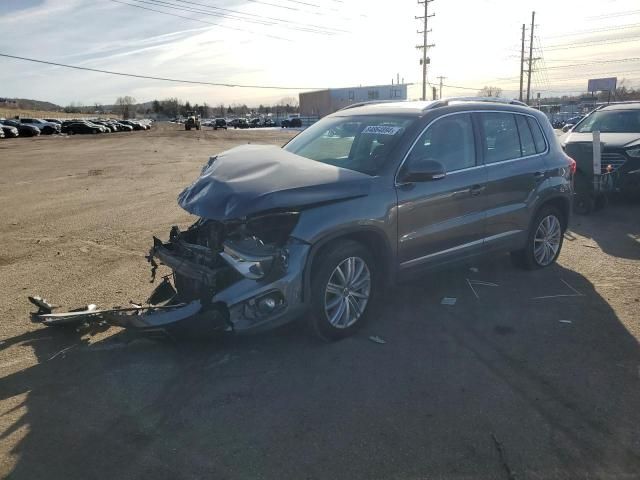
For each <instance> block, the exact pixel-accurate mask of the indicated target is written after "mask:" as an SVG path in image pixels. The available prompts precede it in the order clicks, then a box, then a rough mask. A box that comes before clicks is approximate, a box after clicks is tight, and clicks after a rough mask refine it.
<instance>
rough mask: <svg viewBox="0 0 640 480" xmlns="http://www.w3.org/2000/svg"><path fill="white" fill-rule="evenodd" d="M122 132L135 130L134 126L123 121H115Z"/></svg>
mask: <svg viewBox="0 0 640 480" xmlns="http://www.w3.org/2000/svg"><path fill="white" fill-rule="evenodd" d="M114 123H115V124H116V126H117V127H118V131H120V132H133V126H131V125H128V124H126V123H122V122H114Z"/></svg>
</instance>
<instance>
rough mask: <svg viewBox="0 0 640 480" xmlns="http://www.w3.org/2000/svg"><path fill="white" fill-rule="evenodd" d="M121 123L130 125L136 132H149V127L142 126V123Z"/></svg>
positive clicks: (124, 121) (130, 121)
mask: <svg viewBox="0 0 640 480" xmlns="http://www.w3.org/2000/svg"><path fill="white" fill-rule="evenodd" d="M120 123H123V124H125V125H129V126H131V127H133V129H134V130H147V127H146V126H145V125H142V124H141V123H140V122H136V121H133V120H120Z"/></svg>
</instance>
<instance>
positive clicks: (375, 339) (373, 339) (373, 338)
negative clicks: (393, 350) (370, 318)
mask: <svg viewBox="0 0 640 480" xmlns="http://www.w3.org/2000/svg"><path fill="white" fill-rule="evenodd" d="M369 340H371V341H372V342H374V343H379V344H380V345H384V344H385V343H387V342H385V341H384V340H383V339H381V338H380V337H376V336H371V337H369Z"/></svg>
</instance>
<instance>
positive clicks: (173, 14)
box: [109, 0, 293, 42]
mask: <svg viewBox="0 0 640 480" xmlns="http://www.w3.org/2000/svg"><path fill="white" fill-rule="evenodd" d="M109 1H110V2H114V3H120V4H122V5H127V6H129V7H134V8H140V9H142V10H148V11H150V12H156V13H162V14H163V15H169V16H171V17H177V18H184V19H186V20H191V21H192V22H199V23H206V24H207V25H214V26H216V27H220V28H226V29H229V30H236V31H238V32H248V33H252V34H254V35H262V36H264V37H269V38H274V39H276V40H284V41H285V42H291V41H293V40H291V39H289V38H284V37H278V36H277V35H270V34H268V33H260V32H255V31H253V30H247V29H246V28H240V27H230V26H228V25H222V24H220V23H214V22H209V21H207V20H202V19H201V18H193V17H187V16H185V15H178V14H177V13H170V12H163V11H162V10H155V9H153V8H149V7H143V6H142V5H134V4H131V3H126V2H122V1H120V0H109Z"/></svg>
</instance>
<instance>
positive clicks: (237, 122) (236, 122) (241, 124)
mask: <svg viewBox="0 0 640 480" xmlns="http://www.w3.org/2000/svg"><path fill="white" fill-rule="evenodd" d="M230 125H231V126H232V127H233V128H249V121H248V120H247V119H246V118H234V119H233V120H231V123H230Z"/></svg>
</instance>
